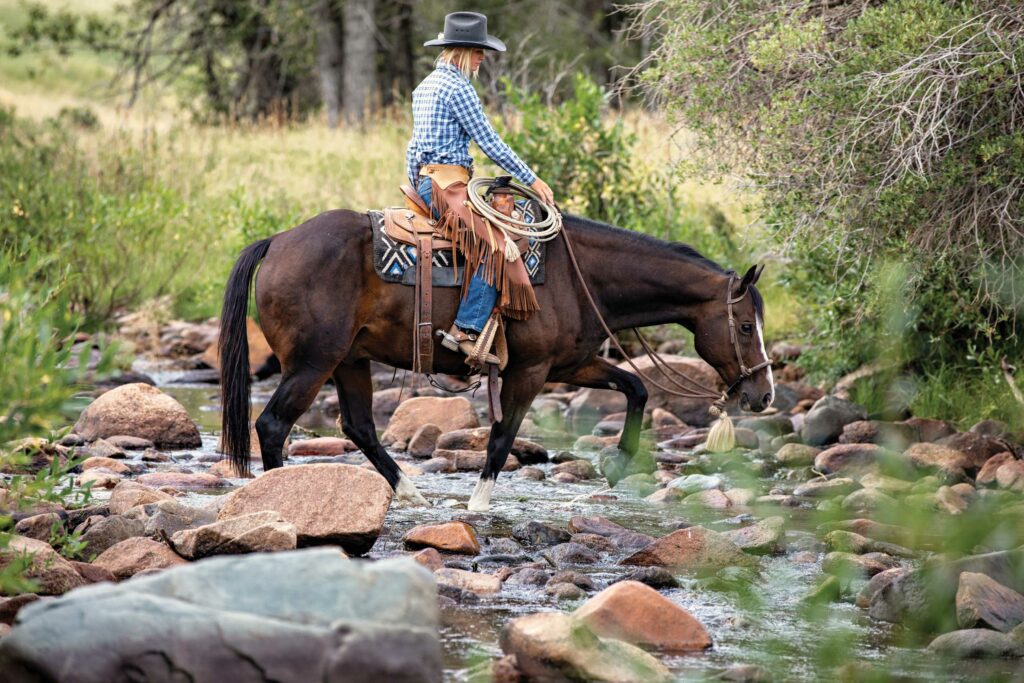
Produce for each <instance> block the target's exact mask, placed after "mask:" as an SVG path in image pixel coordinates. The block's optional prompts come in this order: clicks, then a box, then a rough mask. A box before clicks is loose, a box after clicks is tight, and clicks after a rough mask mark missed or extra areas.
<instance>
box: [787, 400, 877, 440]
mask: <svg viewBox="0 0 1024 683" xmlns="http://www.w3.org/2000/svg"><path fill="white" fill-rule="evenodd" d="M864 419H867V411H866V410H865V409H864V407H863V406H859V405H857V404H856V403H853V402H852V401H847V400H845V399H842V398H838V397H836V396H823V397H821V398H820V399H818V400H817V401H816V402H815V404H814V405H813V406H811V409H810V410H809V411H808V412H807V415H806V417H805V418H804V425H803V427H802V428H801V429H800V437H801V438H802V439H803V442H804V443H806V444H809V445H811V446H823V445H824V444H828V443H835V442H836V441H837V440H838V439H839V436H840V435H841V434H842V433H843V428H844V427H845V426H846V425H848V424H850V423H851V422H856V421H858V420H864Z"/></svg>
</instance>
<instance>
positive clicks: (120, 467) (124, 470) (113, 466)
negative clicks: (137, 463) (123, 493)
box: [82, 455, 132, 474]
mask: <svg viewBox="0 0 1024 683" xmlns="http://www.w3.org/2000/svg"><path fill="white" fill-rule="evenodd" d="M97 467H99V468H103V469H106V470H110V471H111V472H114V473H115V474H131V473H132V468H131V467H129V466H128V465H127V464H125V463H124V461H122V460H117V459H115V458H107V457H100V456H95V455H94V456H92V457H90V458H86V459H85V461H84V462H83V463H82V470H83V471H88V470H91V469H94V468H97Z"/></svg>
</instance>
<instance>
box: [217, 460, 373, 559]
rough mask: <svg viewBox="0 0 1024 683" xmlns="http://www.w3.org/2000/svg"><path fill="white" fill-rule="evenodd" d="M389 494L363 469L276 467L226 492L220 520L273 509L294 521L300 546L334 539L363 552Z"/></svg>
mask: <svg viewBox="0 0 1024 683" xmlns="http://www.w3.org/2000/svg"><path fill="white" fill-rule="evenodd" d="M391 495H392V491H391V487H390V486H389V485H388V483H387V480H385V479H384V477H382V476H380V475H379V474H377V473H376V472H371V471H370V470H368V469H365V468H362V467H355V466H354V465H336V464H315V465H296V466H293V467H279V468H277V469H273V470H270V471H269V472H264V473H263V474H261V475H260V476H259V477H257V478H256V479H253V480H252V481H250V482H249V483H247V484H246V485H245V486H244V487H242V488H241V489H239V490H238V491H236V492H234V493H233V494H231V497H230V498H229V499H228V500H227V501H226V502H225V503H224V506H223V507H222V508H221V511H220V515H219V519H222V520H223V519H231V518H232V517H240V516H242V515H247V514H249V513H252V512H261V511H265V510H273V511H274V512H277V513H279V514H280V515H281V517H282V518H283V519H284V520H285V521H286V522H290V523H292V524H294V525H295V529H296V532H297V534H298V543H299V545H316V544H320V543H335V544H337V545H340V546H341V547H342V548H344V549H345V552H347V553H350V554H353V555H362V554H363V553H365V552H366V551H368V550H369V549H370V548H372V547H373V544H374V542H376V540H377V536H378V535H379V534H380V530H381V527H382V526H383V525H384V516H385V515H386V514H387V512H388V506H389V505H391Z"/></svg>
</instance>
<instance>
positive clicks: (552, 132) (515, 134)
mask: <svg viewBox="0 0 1024 683" xmlns="http://www.w3.org/2000/svg"><path fill="white" fill-rule="evenodd" d="M505 96H506V98H507V100H508V104H509V105H510V107H511V108H512V109H513V110H514V112H515V116H514V117H512V119H513V121H512V122H511V124H510V125H506V126H504V130H503V134H502V135H503V138H504V139H505V141H506V142H507V143H508V144H509V146H511V147H512V148H513V149H515V150H516V151H517V152H518V153H519V154H521V155H522V156H523V157H524V158H526V159H529V162H530V164H531V166H532V167H533V168H534V169H535V171H536V172H537V174H538V175H539V176H540V177H541V178H543V179H544V181H545V182H547V183H548V184H549V185H551V187H552V189H553V190H554V192H555V198H556V200H557V201H558V202H559V204H560V205H561V206H563V207H564V208H565V209H566V210H568V211H571V212H573V213H577V214H580V215H582V216H586V217H587V218H592V219H594V220H599V221H604V222H607V223H611V224H612V225H618V226H621V227H625V228H628V229H631V230H638V231H641V232H645V233H648V234H651V235H654V236H656V237H661V238H663V239H669V240H676V241H684V242H688V243H690V244H692V245H693V246H695V247H696V248H698V249H700V250H701V251H703V252H704V253H705V254H706V255H708V256H709V257H710V258H713V259H716V260H720V261H722V262H724V263H730V262H732V261H733V260H735V258H736V255H737V247H736V244H735V228H734V226H733V225H732V224H730V223H729V221H728V220H727V219H726V218H725V216H724V215H723V214H722V212H721V211H719V210H717V209H716V208H715V207H713V206H696V207H691V206H686V205H684V204H683V202H682V201H681V199H680V197H679V196H678V194H677V192H676V189H675V186H674V183H673V173H672V169H669V168H657V167H655V168H651V167H649V166H647V165H645V164H643V163H642V160H640V159H638V156H639V155H638V151H637V142H638V140H637V135H636V134H635V133H631V132H628V131H627V130H626V127H625V124H624V122H623V120H622V118H621V116H615V115H610V113H609V106H608V103H609V94H608V93H607V92H606V91H605V90H604V89H603V88H602V87H601V86H600V85H598V84H597V83H596V82H594V81H593V80H592V79H591V78H589V77H587V76H586V75H584V74H581V73H577V74H575V76H574V79H573V92H572V96H571V97H567V98H566V99H565V100H563V101H562V102H560V103H559V104H557V105H554V106H552V105H549V104H546V103H544V102H542V101H541V98H540V95H539V94H537V93H536V92H526V91H524V90H520V89H516V88H513V87H511V86H510V85H509V84H508V83H507V82H506V87H505Z"/></svg>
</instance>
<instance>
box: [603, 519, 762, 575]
mask: <svg viewBox="0 0 1024 683" xmlns="http://www.w3.org/2000/svg"><path fill="white" fill-rule="evenodd" d="M621 564H625V565H641V566H645V567H652V566H653V567H669V568H672V569H676V570H680V571H686V572H691V573H697V574H702V573H713V572H716V571H718V570H720V569H724V568H725V567H729V566H732V565H749V564H751V560H750V558H749V557H748V556H747V555H745V554H744V553H743V551H742V550H740V549H739V548H738V547H737V546H736V544H735V543H733V542H732V541H730V540H729V539H727V538H726V537H725V536H723V535H722V534H719V533H716V532H714V531H711V530H710V529H705V528H704V527H702V526H692V527H689V528H686V529H680V530H678V531H673V532H672V533H671V534H669V535H668V536H663V537H661V538H659V539H657V540H656V541H654V542H653V543H651V544H650V545H648V546H647V547H646V548H643V549H641V550H639V551H637V552H635V553H633V554H632V555H630V556H629V557H627V558H625V559H624V560H622V562H621Z"/></svg>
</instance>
